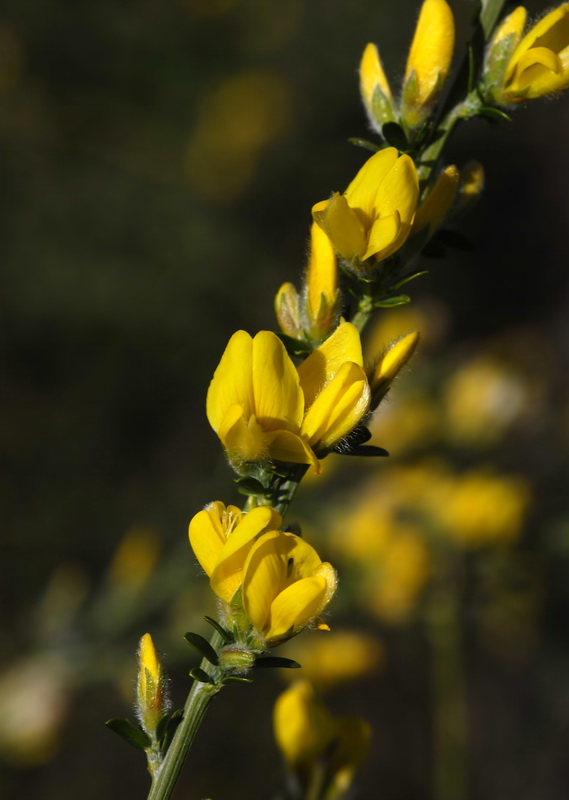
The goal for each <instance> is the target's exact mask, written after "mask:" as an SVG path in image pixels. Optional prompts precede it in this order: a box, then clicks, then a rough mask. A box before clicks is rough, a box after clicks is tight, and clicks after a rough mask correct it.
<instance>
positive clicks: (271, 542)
mask: <svg viewBox="0 0 569 800" xmlns="http://www.w3.org/2000/svg"><path fill="white" fill-rule="evenodd" d="M336 581H337V579H336V573H335V571H334V569H333V567H332V566H331V565H330V564H329V563H328V562H322V561H321V560H320V557H319V556H318V553H317V552H316V550H314V548H313V547H311V546H310V545H309V544H307V542H305V541H304V539H301V538H300V537H298V536H295V535H294V534H292V533H284V532H282V531H272V532H270V533H266V534H264V535H263V536H261V537H260V538H259V539H258V540H257V541H256V542H255V544H254V545H253V547H252V548H251V549H250V551H249V554H248V556H247V559H246V561H245V565H244V567H243V584H242V602H243V608H244V610H245V613H246V615H247V617H248V619H249V621H250V622H251V624H252V625H253V626H254V627H255V628H256V629H257V630H258V631H259V633H260V634H261V635H262V637H263V639H264V640H265V641H266V642H267V645H268V646H269V647H270V646H272V645H275V644H278V643H279V642H281V641H284V640H286V639H290V638H291V637H292V636H295V635H296V634H297V633H299V632H300V631H301V630H302V628H305V627H306V626H307V625H309V624H310V623H311V622H313V621H314V620H315V619H316V618H317V617H318V616H319V615H320V614H321V613H322V612H323V611H324V609H325V608H326V606H327V605H328V603H329V602H330V600H331V599H332V596H333V595H334V592H335V590H336Z"/></svg>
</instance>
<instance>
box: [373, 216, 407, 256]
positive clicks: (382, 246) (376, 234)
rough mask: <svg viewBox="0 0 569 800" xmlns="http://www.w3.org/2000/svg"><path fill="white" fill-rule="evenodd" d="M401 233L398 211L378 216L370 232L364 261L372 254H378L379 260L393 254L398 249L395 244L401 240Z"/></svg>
mask: <svg viewBox="0 0 569 800" xmlns="http://www.w3.org/2000/svg"><path fill="white" fill-rule="evenodd" d="M400 233H401V218H400V216H399V212H398V211H395V212H394V213H393V214H386V215H383V216H381V217H378V219H376V220H375V222H374V223H373V225H372V228H371V231H370V234H369V239H368V243H367V250H366V252H365V255H364V261H365V259H366V258H371V256H376V258H377V260H378V261H381V259H383V258H385V257H386V256H388V255H391V253H392V252H394V251H395V249H396V248H395V244H396V242H398V241H399V234H400Z"/></svg>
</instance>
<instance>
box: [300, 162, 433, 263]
mask: <svg viewBox="0 0 569 800" xmlns="http://www.w3.org/2000/svg"><path fill="white" fill-rule="evenodd" d="M418 197H419V182H418V178H417V170H416V169H415V165H414V164H413V161H412V160H411V159H410V158H409V156H407V155H403V156H399V155H398V152H397V150H396V149H395V148H394V147H387V148H385V149H384V150H380V151H379V152H377V153H375V154H374V155H373V156H372V157H371V158H370V159H368V161H366V163H365V164H364V165H363V167H362V168H361V169H360V171H359V172H358V174H357V175H356V177H355V178H354V180H353V181H352V182H351V183H350V185H349V186H348V188H347V189H346V191H345V192H344V194H338V193H335V194H333V195H332V197H331V198H330V199H329V200H324V201H322V202H320V203H317V204H316V205H315V206H314V208H313V209H312V213H313V216H314V219H315V221H316V222H317V223H318V225H320V227H321V228H322V230H323V231H324V232H325V233H326V234H327V235H328V237H329V238H330V241H331V242H332V244H333V246H334V248H335V249H336V251H337V252H338V253H339V254H340V256H341V257H342V258H343V259H345V261H347V262H349V263H350V264H351V265H352V266H353V265H355V264H357V263H359V262H362V261H366V260H367V259H368V258H373V259H374V260H375V261H381V260H382V259H385V258H387V257H388V256H390V255H391V254H392V253H394V252H395V251H396V250H398V249H399V248H400V247H401V246H402V245H403V244H404V243H405V240H406V239H407V237H408V236H409V233H410V230H411V224H412V222H413V218H414V216H415V209H416V206H417V200H418Z"/></svg>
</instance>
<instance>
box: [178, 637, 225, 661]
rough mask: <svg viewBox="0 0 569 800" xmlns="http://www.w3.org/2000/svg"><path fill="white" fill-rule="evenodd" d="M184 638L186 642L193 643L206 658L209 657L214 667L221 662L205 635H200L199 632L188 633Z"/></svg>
mask: <svg viewBox="0 0 569 800" xmlns="http://www.w3.org/2000/svg"><path fill="white" fill-rule="evenodd" d="M184 639H185V640H186V642H187V643H188V644H189V645H191V646H192V647H193V648H194V649H195V650H197V651H198V653H200V654H201V655H202V656H203V657H204V658H207V660H208V661H209V663H210V664H213V666H214V667H217V665H218V664H219V659H218V657H217V653H216V652H215V650H214V649H213V647H212V646H211V645H210V643H209V642H208V641H207V639H204V638H203V636H200V635H199V633H191V632H190V633H186V634H185V635H184Z"/></svg>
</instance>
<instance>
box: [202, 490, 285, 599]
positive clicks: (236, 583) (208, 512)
mask: <svg viewBox="0 0 569 800" xmlns="http://www.w3.org/2000/svg"><path fill="white" fill-rule="evenodd" d="M281 524H282V517H281V515H280V514H279V513H278V511H275V509H274V508H271V507H270V506H259V507H258V508H253V509H251V511H249V512H247V513H244V512H243V511H241V510H240V509H238V508H237V507H236V506H227V507H226V506H225V505H224V504H223V503H221V502H220V501H216V502H214V503H210V504H209V505H208V506H206V508H204V509H203V510H202V511H199V512H198V513H197V514H196V515H195V516H194V517H193V518H192V520H191V522H190V526H189V531H188V533H189V538H190V544H191V546H192V549H193V551H194V553H195V555H196V558H197V559H198V561H199V563H200V565H201V567H202V568H203V570H204V572H205V573H206V574H207V575H208V576H209V578H210V583H211V587H212V589H213V591H214V592H215V593H216V595H217V596H218V597H219V598H221V599H222V600H224V601H225V602H227V603H229V602H231V600H232V598H233V596H234V595H235V592H236V591H237V590H238V589H239V587H240V586H241V577H242V571H243V566H244V564H245V560H246V558H247V555H248V553H249V550H250V549H251V547H252V545H253V543H254V542H255V540H256V539H258V538H259V536H261V534H263V533H266V532H267V531H272V530H278V529H279V528H280V527H281Z"/></svg>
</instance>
